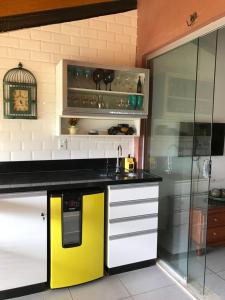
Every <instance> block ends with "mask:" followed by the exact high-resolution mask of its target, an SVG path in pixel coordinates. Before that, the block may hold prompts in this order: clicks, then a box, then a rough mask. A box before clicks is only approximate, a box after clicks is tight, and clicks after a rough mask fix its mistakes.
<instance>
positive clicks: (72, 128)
mask: <svg viewBox="0 0 225 300" xmlns="http://www.w3.org/2000/svg"><path fill="white" fill-rule="evenodd" d="M78 121H79V119H77V118H70V119H69V127H68V130H69V133H70V134H76V133H77V129H78V125H77V124H78Z"/></svg>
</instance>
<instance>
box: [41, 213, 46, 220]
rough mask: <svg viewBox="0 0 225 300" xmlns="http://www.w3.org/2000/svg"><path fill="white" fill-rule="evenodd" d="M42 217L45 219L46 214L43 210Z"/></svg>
mask: <svg viewBox="0 0 225 300" xmlns="http://www.w3.org/2000/svg"><path fill="white" fill-rule="evenodd" d="M41 217H42V219H43V220H45V217H46V214H45V213H43V212H42V213H41Z"/></svg>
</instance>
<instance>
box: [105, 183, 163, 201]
mask: <svg viewBox="0 0 225 300" xmlns="http://www.w3.org/2000/svg"><path fill="white" fill-rule="evenodd" d="M108 193H109V201H110V203H112V202H120V201H132V200H138V199H152V198H154V199H155V198H158V196H159V187H158V185H156V184H154V185H153V184H146V183H144V184H142V183H137V184H132V185H131V184H129V185H128V184H126V185H114V186H111V187H110V189H109V191H108Z"/></svg>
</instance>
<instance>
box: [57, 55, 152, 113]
mask: <svg viewBox="0 0 225 300" xmlns="http://www.w3.org/2000/svg"><path fill="white" fill-rule="evenodd" d="M107 74H110V76H109V77H108V78H107V77H106V75H107ZM138 85H139V87H138ZM56 87H57V90H56V96H57V115H58V116H65V115H83V116H108V117H109V116H111V117H113V116H114V117H115V116H116V117H117V118H118V117H132V118H146V117H147V115H148V101H149V99H148V96H149V70H147V69H141V68H118V67H112V66H104V65H95V64H87V63H81V62H76V61H70V60H61V61H60V62H59V63H58V65H57V67H56Z"/></svg>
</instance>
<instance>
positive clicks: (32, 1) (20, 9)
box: [0, 0, 112, 17]
mask: <svg viewBox="0 0 225 300" xmlns="http://www.w3.org/2000/svg"><path fill="white" fill-rule="evenodd" d="M102 2H112V0H38V1H37V0H22V1H18V0H1V5H0V17H7V16H13V15H23V14H30V13H35V12H41V11H46V10H53V9H61V8H69V7H73V8H74V7H78V6H84V5H90V4H96V3H102Z"/></svg>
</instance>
